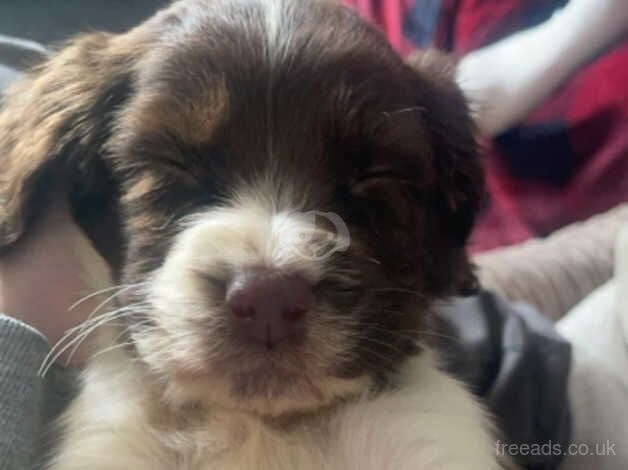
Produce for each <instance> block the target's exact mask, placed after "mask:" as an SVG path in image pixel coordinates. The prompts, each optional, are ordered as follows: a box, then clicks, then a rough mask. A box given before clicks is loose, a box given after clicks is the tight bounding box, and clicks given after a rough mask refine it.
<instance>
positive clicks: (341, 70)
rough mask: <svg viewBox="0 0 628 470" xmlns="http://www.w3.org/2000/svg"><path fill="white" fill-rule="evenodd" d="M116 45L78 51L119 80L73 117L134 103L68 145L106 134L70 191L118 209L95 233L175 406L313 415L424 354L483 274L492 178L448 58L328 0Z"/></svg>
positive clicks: (256, 6) (143, 354) (178, 10)
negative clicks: (470, 255) (426, 52)
mask: <svg viewBox="0 0 628 470" xmlns="http://www.w3.org/2000/svg"><path fill="white" fill-rule="evenodd" d="M108 41H109V50H108V51H105V52H99V53H96V51H92V52H91V53H90V54H87V53H86V51H85V46H84V45H83V46H82V47H83V50H82V51H79V52H77V54H78V56H79V57H81V58H80V60H79V62H80V61H83V62H89V61H90V60H97V59H96V57H97V56H98V55H101V56H104V57H106V58H107V60H110V61H112V60H113V61H114V62H115V65H116V66H117V67H119V68H120V72H119V75H117V76H116V77H115V80H114V77H108V82H109V83H107V80H105V81H104V82H103V84H101V85H99V86H102V87H103V88H104V89H106V91H102V92H101V93H100V94H96V96H90V99H89V100H87V101H86V103H84V107H85V109H81V110H78V111H77V110H73V111H76V113H78V114H80V113H88V114H90V117H89V118H93V119H96V120H98V119H100V120H102V119H103V117H102V115H100V116H96V115H97V114H98V112H97V111H95V108H97V107H98V106H99V105H100V106H105V105H106V104H107V103H108V102H111V101H113V102H114V105H113V106H110V107H108V108H107V110H106V111H102V113H101V114H106V115H107V118H106V122H94V124H93V125H86V124H85V122H86V120H88V118H87V117H82V118H81V119H82V121H80V122H79V123H77V124H76V125H84V126H87V127H89V128H88V129H86V130H85V131H84V132H85V135H81V136H80V137H75V138H74V141H73V140H72V139H71V138H68V137H64V139H66V140H67V142H66V141H64V145H69V143H70V142H72V141H73V142H74V143H75V145H79V144H80V143H81V142H83V144H84V143H85V141H89V139H90V138H93V139H94V142H93V143H92V144H90V145H87V148H88V149H90V150H91V152H87V153H88V154H89V155H87V156H86V155H85V154H84V155H83V156H82V157H80V158H78V157H74V158H76V159H77V160H79V161H78V162H73V163H72V164H73V165H76V167H77V168H78V169H73V170H72V171H71V174H72V175H75V174H76V173H78V174H80V175H82V180H81V181H79V182H77V183H76V185H75V189H74V191H73V192H72V194H71V195H70V196H71V197H73V198H74V202H75V207H76V212H77V217H78V219H79V223H81V218H82V216H83V218H85V217H86V215H85V214H86V213H87V212H89V210H88V209H86V208H85V204H82V203H81V198H83V200H84V198H86V197H87V200H88V201H98V202H99V204H98V207H99V208H100V209H101V211H102V215H101V216H100V217H101V218H102V217H104V214H108V215H109V216H111V215H112V214H114V215H115V217H114V219H115V220H117V221H119V224H120V225H119V226H120V229H119V231H118V230H116V236H115V239H116V240H118V239H119V240H121V243H117V244H114V245H115V247H114V248H113V249H112V248H111V246H110V245H107V243H105V242H103V241H102V237H100V238H99V237H98V236H97V235H93V233H94V232H98V231H100V230H99V228H98V227H99V225H98V218H99V217H98V216H97V217H96V218H95V219H96V222H94V217H91V218H90V220H89V222H83V226H84V227H85V228H86V230H87V231H88V233H89V234H90V235H92V239H93V240H94V242H95V244H96V246H97V247H99V248H100V249H101V251H102V252H103V253H104V254H105V255H106V256H107V258H108V259H109V260H110V261H111V263H112V265H113V267H114V269H115V271H116V272H117V275H118V277H119V278H120V280H121V282H122V283H124V284H125V285H126V284H128V285H130V286H132V287H131V288H129V289H128V290H127V293H126V294H125V295H123V296H121V299H123V300H122V301H123V302H124V304H125V307H126V308H127V310H128V312H130V313H129V314H128V315H125V316H124V318H125V319H126V321H127V322H128V327H129V328H128V331H129V332H130V333H129V336H130V338H129V339H130V340H131V342H132V344H133V348H132V354H135V355H137V356H138V357H139V359H141V362H142V363H143V364H145V365H146V366H147V372H148V373H149V374H150V375H151V376H153V377H157V378H158V379H160V380H159V381H160V382H161V383H163V384H165V393H166V395H167V398H168V399H170V400H173V401H175V402H188V401H202V402H210V403H215V404H219V405H221V406H226V407H230V408H240V409H244V410H247V411H253V412H256V413H260V414H271V415H277V414H281V413H286V412H293V411H304V410H308V409H312V408H316V407H319V406H323V405H326V404H328V403H331V402H333V401H334V400H336V399H338V398H342V397H344V396H347V395H349V394H352V393H358V392H360V391H361V390H363V389H364V388H365V387H367V386H369V385H371V384H372V383H373V382H374V381H381V380H385V379H386V377H387V376H388V375H389V374H390V372H391V371H393V370H394V369H395V368H396V366H397V365H398V364H399V363H400V362H401V361H403V359H404V358H405V357H406V356H408V355H411V354H415V353H417V346H416V344H417V339H419V335H420V331H421V320H422V317H423V315H424V314H425V312H426V311H427V309H428V308H429V305H430V302H431V301H432V300H433V299H435V298H437V297H440V296H444V295H447V294H451V293H453V292H455V291H456V290H457V289H460V288H462V287H463V286H464V285H465V284H466V283H468V282H469V281H471V279H472V275H471V273H470V268H469V265H468V263H467V260H466V258H465V255H464V241H465V239H466V236H467V234H468V231H469V229H470V225H471V221H472V219H473V214H474V212H475V209H476V206H477V202H478V201H477V200H478V197H479V193H480V187H481V183H480V182H481V177H480V171H479V169H478V166H477V162H476V161H475V158H474V157H475V155H474V145H473V138H472V136H471V130H470V128H471V126H470V123H469V121H468V118H467V116H466V108H465V105H464V102H463V101H462V98H461V96H460V94H459V93H458V92H457V91H456V89H455V88H454V87H453V85H451V82H450V81H449V79H448V78H447V77H446V73H445V70H444V68H443V67H442V66H441V65H440V64H437V63H434V62H430V61H429V60H426V59H425V58H423V59H422V60H423V62H422V63H421V60H417V61H416V63H415V64H414V67H411V66H409V65H408V64H406V63H404V62H402V61H401V60H400V59H399V58H398V57H397V56H396V55H395V54H394V53H393V52H392V51H391V50H390V48H389V47H388V46H387V45H386V43H385V40H384V39H383V38H382V37H380V35H379V34H378V33H377V32H375V31H374V30H372V29H371V28H370V27H369V26H367V25H366V24H364V23H363V22H362V21H361V20H359V19H358V18H357V17H356V16H354V15H353V14H352V13H350V12H348V11H347V10H345V9H343V8H341V7H339V6H336V5H333V4H331V3H327V2H310V1H307V2H306V1H300V0H294V1H289V0H286V1H278V2H236V1H220V2H203V1H197V2H194V1H184V2H180V3H178V4H175V5H174V6H173V7H171V8H170V9H169V10H167V11H164V12H161V13H160V14H158V15H157V16H156V17H155V18H153V19H152V20H150V21H149V22H148V23H146V24H145V25H143V26H142V27H140V28H138V29H137V30H134V31H132V32H131V33H129V34H127V35H126V36H122V37H118V38H110V39H108ZM79 47H81V46H79ZM94 49H96V48H94ZM66 54H67V52H66ZM112 57H113V58H114V59H115V60H114V59H112ZM62 65H63V64H59V65H58V67H62ZM65 65H66V67H67V62H66V64H65ZM113 66H114V64H113V63H110V64H109V67H113ZM49 67H52V66H49ZM104 68H106V67H105V65H103V69H104ZM103 71H104V70H103ZM44 76H45V74H44ZM40 79H41V78H40ZM42 80H43V79H42ZM112 80H113V81H115V82H116V84H115V89H114V90H113V91H111V87H112V85H111V81H112ZM44 85H45V84H42V86H44ZM30 86H31V88H32V87H33V85H32V83H31V85H30ZM75 87H76V85H75ZM90 101H91V102H90ZM101 102H104V104H102V103H101ZM71 114H72V113H71V112H68V113H67V115H64V116H63V118H64V119H69V116H70V115H71ZM91 114H94V116H91ZM7 119H8V118H5V120H7ZM60 119H61V118H60ZM1 124H2V121H1V120H0V126H1ZM51 126H52V124H51ZM59 126H60V125H59ZM94 133H96V134H97V135H96V136H94V135H93V134H94ZM57 138H58V137H57ZM50 139H52V137H50ZM81 139H83V140H81ZM89 142H91V141H89ZM56 145H57V147H55V148H58V151H57V153H58V154H62V153H63V152H62V151H61V150H60V149H59V147H60V146H61V144H60V143H59V142H58V141H57V143H56ZM94 149H96V150H94ZM13 151H14V153H15V152H16V150H15V149H13ZM50 153H51V152H50V151H48V154H50ZM66 153H67V152H66ZM92 154H93V155H92ZM47 158H49V157H47ZM17 160H18V158H17V157H15V159H14V166H18V167H19V164H18V163H15V162H17ZM46 165H48V166H50V163H49V162H47V163H46ZM46 165H43V164H42V166H46ZM81 165H82V166H81ZM73 168H74V167H73ZM19 171H21V172H22V173H26V172H27V170H25V169H24V168H22V169H21V170H20V169H16V170H15V172H16V173H19ZM40 171H41V170H40ZM81 172H83V173H81ZM99 174H102V175H106V177H107V178H109V180H108V181H107V183H106V184H102V179H103V176H102V175H101V176H98V175H99ZM86 175H87V176H86ZM23 179H24V184H25V185H26V184H27V183H26V181H27V180H28V181H32V180H33V175H31V176H30V180H29V179H28V178H26V177H25V178H23ZM92 181H95V182H92ZM15 189H16V188H14V190H15ZM17 189H20V188H17ZM22 190H23V191H24V193H25V194H28V195H29V196H30V197H34V195H35V194H37V188H31V189H30V190H29V191H26V190H24V189H22ZM5 191H8V189H6V190H5ZM79 196H80V197H79ZM24 197H25V196H24ZM18 199H19V198H18ZM16 207H17V208H18V209H16V210H19V211H21V212H22V213H24V212H26V203H24V202H22V205H19V204H17V203H16ZM92 207H93V206H92ZM13 217H14V219H16V218H18V217H17V216H16V215H14V216H13ZM6 219H7V220H9V218H8V217H7V218H6ZM5 224H7V222H5ZM15 225H19V224H15ZM21 225H22V226H23V225H24V224H21ZM17 231H18V230H17V229H15V228H13V229H11V230H9V229H6V228H5V232H8V233H10V234H12V235H14V234H15V233H16V232H17ZM7 238H10V237H7ZM13 238H15V236H13ZM122 247H124V248H122Z"/></svg>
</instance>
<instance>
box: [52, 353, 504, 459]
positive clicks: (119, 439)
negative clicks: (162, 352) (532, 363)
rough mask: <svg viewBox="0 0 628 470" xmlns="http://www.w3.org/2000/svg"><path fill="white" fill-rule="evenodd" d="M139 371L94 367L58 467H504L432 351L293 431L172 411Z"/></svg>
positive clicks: (474, 409) (470, 404) (215, 414)
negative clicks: (386, 386) (387, 381)
mask: <svg viewBox="0 0 628 470" xmlns="http://www.w3.org/2000/svg"><path fill="white" fill-rule="evenodd" d="M118 359H119V357H118ZM133 369H134V367H133V366H126V368H123V369H121V368H120V362H118V360H116V358H115V354H112V355H111V356H109V357H107V358H101V359H99V360H98V361H97V362H94V363H92V364H91V366H90V367H89V368H88V370H87V371H86V386H85V388H84V390H83V392H82V393H81V395H80V396H79V397H78V398H77V400H75V402H74V403H73V405H72V406H71V408H70V410H69V411H68V412H67V413H66V415H65V417H64V425H65V426H66V428H67V429H66V438H65V440H64V443H63V445H62V448H61V451H60V452H59V454H58V456H57V458H56V459H55V461H54V463H53V464H52V465H51V468H52V469H53V470H74V469H85V468H89V469H90V470H105V469H107V470H113V469H131V468H132V469H134V470H144V469H145V470H162V469H163V470H172V469H181V470H236V469H237V470H241V469H247V470H257V469H259V470H295V469H296V470H310V469H312V470H314V469H316V470H321V469H329V470H345V469H360V470H369V469H373V470H383V469H391V470H404V469H408V470H410V469H412V470H421V469H465V470H473V469H478V470H490V469H493V468H498V467H497V464H496V459H495V453H494V447H493V444H492V440H491V438H490V432H489V430H488V424H487V423H488V421H487V420H486V419H485V416H484V414H483V412H482V410H481V408H480V407H479V406H478V405H477V404H476V402H475V401H474V400H473V399H472V398H471V396H470V395H469V394H468V393H467V392H466V391H465V390H464V389H463V388H462V387H461V386H460V385H459V384H458V383H457V382H456V381H454V380H453V379H451V378H450V377H448V376H447V375H445V374H443V373H441V372H440V371H438V370H437V369H436V368H435V367H434V366H433V365H432V361H431V359H430V358H429V356H427V355H426V356H423V357H421V358H417V359H414V360H412V361H411V363H410V364H408V366H407V367H406V368H405V370H404V372H403V374H402V376H401V383H400V385H399V387H398V388H397V389H395V390H394V391H392V392H388V393H385V394H380V395H377V396H374V397H362V398H360V399H355V400H353V401H351V402H349V403H345V404H342V405H339V406H338V407H337V408H336V409H335V410H334V411H327V412H325V414H321V415H320V416H316V417H314V418H312V419H308V420H302V422H298V423H296V424H295V423H293V424H291V425H288V427H287V428H286V429H287V430H286V429H284V430H281V426H278V427H277V428H275V427H274V426H272V427H271V426H269V425H268V424H265V423H264V422H262V421H261V420H260V419H258V418H256V417H252V416H250V415H246V414H240V413H235V412H226V411H221V410H201V409H194V408H189V409H184V410H181V411H180V412H173V411H166V410H167V409H168V407H167V406H166V405H164V404H159V403H158V402H156V401H155V400H154V399H152V398H150V397H149V396H148V394H147V393H146V392H145V389H146V384H145V383H144V384H142V383H141V379H140V377H141V376H140V375H138V374H137V371H134V370H133Z"/></svg>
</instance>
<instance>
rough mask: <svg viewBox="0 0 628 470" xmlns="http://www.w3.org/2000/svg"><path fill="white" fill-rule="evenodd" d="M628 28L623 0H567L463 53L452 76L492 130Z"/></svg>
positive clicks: (516, 118)
mask: <svg viewBox="0 0 628 470" xmlns="http://www.w3.org/2000/svg"><path fill="white" fill-rule="evenodd" d="M627 32H628V2H626V0H570V1H569V3H567V5H566V6H565V7H563V8H562V9H561V10H559V11H557V12H556V13H555V14H554V15H553V16H552V17H551V18H550V19H549V20H547V21H546V22H544V23H542V24H540V25H538V26H535V27H533V28H530V29H527V30H525V31H521V32H519V33H517V34H514V35H512V36H509V37H507V38H505V39H503V40H501V41H498V42H496V43H495V44H491V45H489V46H487V47H484V48H482V49H479V50H477V51H473V52H471V53H470V54H468V55H466V56H465V57H463V58H462V60H461V61H460V64H459V66H458V72H457V81H458V84H459V85H460V87H461V88H462V89H463V91H464V93H465V95H466V96H467V98H468V99H469V101H470V102H471V106H472V109H473V110H474V112H475V113H476V116H477V117H476V120H477V122H478V125H479V127H480V130H481V131H482V133H483V134H484V135H486V136H488V137H492V136H496V135H498V134H500V133H501V132H503V131H505V130H507V129H508V128H510V127H512V126H513V125H515V124H516V123H518V122H520V121H521V120H522V119H524V118H525V117H526V115H527V114H528V113H529V112H530V111H531V110H532V109H534V108H535V107H536V106H538V105H539V103H540V102H541V101H542V100H543V99H544V98H545V97H546V96H547V95H548V94H549V93H551V92H552V91H553V90H554V89H555V88H556V87H557V86H559V85H560V84H561V83H562V82H563V81H564V80H565V79H567V78H568V77H569V76H570V75H571V74H572V73H573V72H574V70H576V69H577V68H578V67H580V66H581V65H582V64H583V63H585V62H586V61H587V60H589V59H590V58H592V57H593V56H595V55H596V54H599V53H600V52H602V51H603V50H604V49H606V48H607V47H609V46H610V45H611V44H612V43H613V42H614V41H616V40H618V39H619V38H621V37H622V36H623V35H625V34H626V33H627Z"/></svg>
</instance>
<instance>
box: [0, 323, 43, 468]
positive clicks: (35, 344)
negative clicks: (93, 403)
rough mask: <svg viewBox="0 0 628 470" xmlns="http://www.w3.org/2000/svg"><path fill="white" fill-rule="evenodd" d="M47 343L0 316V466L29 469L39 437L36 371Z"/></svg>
mask: <svg viewBox="0 0 628 470" xmlns="http://www.w3.org/2000/svg"><path fill="white" fill-rule="evenodd" d="M48 350H49V348H48V341H47V340H46V338H45V337H44V336H43V335H42V334H41V333H40V332H39V331H37V330H36V329H34V328H33V327H31V326H29V325H27V324H26V323H23V322H21V321H19V320H16V319H15V318H12V317H9V316H7V315H2V314H0V467H1V468H3V469H4V470H18V469H20V470H22V469H28V468H32V462H33V460H34V457H35V456H34V455H33V452H35V450H36V447H37V440H38V438H39V436H40V428H41V410H42V409H43V400H44V397H43V379H42V378H41V377H40V376H39V375H38V373H37V371H38V370H39V366H40V365H41V363H42V361H43V360H44V357H45V356H46V354H47V353H48Z"/></svg>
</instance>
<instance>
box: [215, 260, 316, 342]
mask: <svg viewBox="0 0 628 470" xmlns="http://www.w3.org/2000/svg"><path fill="white" fill-rule="evenodd" d="M226 302H227V307H228V309H229V311H230V313H231V314H232V317H233V318H232V320H233V322H234V326H235V328H234V329H235V331H236V332H237V334H238V335H240V336H241V337H243V338H245V339H247V340H250V341H253V342H255V343H258V344H262V345H264V346H265V347H266V348H267V349H272V348H273V347H274V346H275V345H276V344H277V343H279V342H286V341H288V340H289V341H292V342H294V341H298V340H300V339H301V338H302V337H303V335H304V330H305V328H304V325H305V319H306V316H307V314H308V312H309V311H310V310H311V308H312V303H313V294H312V288H311V286H310V284H309V283H308V281H307V280H305V279H304V278H303V277H302V276H299V275H296V274H289V275H286V274H283V273H281V272H277V271H275V270H270V269H257V270H251V271H247V272H242V273H239V274H237V275H236V276H234V277H233V279H232V280H231V281H230V283H229V286H228V288H227V298H226Z"/></svg>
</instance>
